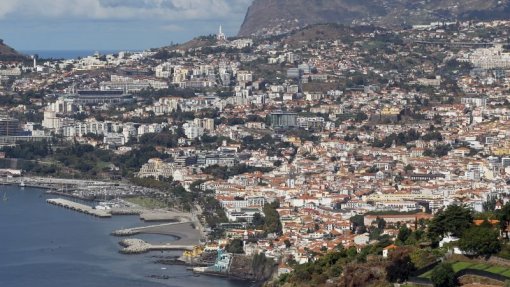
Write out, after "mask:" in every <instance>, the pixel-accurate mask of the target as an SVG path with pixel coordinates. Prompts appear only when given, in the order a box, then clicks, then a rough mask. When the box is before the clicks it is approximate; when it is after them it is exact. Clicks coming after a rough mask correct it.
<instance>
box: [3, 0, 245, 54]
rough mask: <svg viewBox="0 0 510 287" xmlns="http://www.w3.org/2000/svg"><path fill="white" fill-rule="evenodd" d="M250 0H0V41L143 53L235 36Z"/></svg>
mask: <svg viewBox="0 0 510 287" xmlns="http://www.w3.org/2000/svg"><path fill="white" fill-rule="evenodd" d="M251 2H252V0H0V39H3V40H4V42H5V43H6V44H8V45H9V46H11V47H13V48H15V49H16V50H19V51H27V50H142V49H147V48H157V47H162V46H166V45H169V44H171V43H183V42H185V41H187V40H190V39H192V38H194V37H196V36H201V35H209V34H216V33H217V31H218V28H219V25H222V26H223V30H224V32H225V33H226V34H227V36H235V35H236V34H237V32H238V31H239V28H240V26H241V24H242V22H243V19H244V16H245V14H246V10H247V9H248V7H249V5H250V4H251Z"/></svg>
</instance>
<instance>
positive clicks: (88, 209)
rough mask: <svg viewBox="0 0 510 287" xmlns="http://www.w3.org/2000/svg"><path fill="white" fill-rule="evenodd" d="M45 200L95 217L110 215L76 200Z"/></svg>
mask: <svg viewBox="0 0 510 287" xmlns="http://www.w3.org/2000/svg"><path fill="white" fill-rule="evenodd" d="M46 202H47V203H49V204H53V205H57V206H61V207H64V208H68V209H71V210H75V211H78V212H81V213H85V214H88V215H93V216H97V217H101V218H108V217H111V216H112V215H111V214H110V213H109V212H108V211H105V210H98V209H94V208H92V207H90V206H88V205H85V204H81V203H77V202H74V201H70V200H66V199H62V198H53V199H47V200H46Z"/></svg>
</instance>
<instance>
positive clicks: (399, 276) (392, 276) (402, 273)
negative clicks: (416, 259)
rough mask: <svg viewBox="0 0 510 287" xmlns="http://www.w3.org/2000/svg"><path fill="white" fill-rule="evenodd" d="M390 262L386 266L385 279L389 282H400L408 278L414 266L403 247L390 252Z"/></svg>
mask: <svg viewBox="0 0 510 287" xmlns="http://www.w3.org/2000/svg"><path fill="white" fill-rule="evenodd" d="M390 260H391V262H390V264H389V265H388V266H387V267H386V279H388V281H390V282H399V283H402V282H404V281H405V280H407V279H408V278H409V275H411V272H413V271H415V270H416V268H415V266H414V264H413V262H412V261H411V257H410V256H409V253H408V252H407V251H406V250H404V249H397V250H395V251H394V252H391V253H390Z"/></svg>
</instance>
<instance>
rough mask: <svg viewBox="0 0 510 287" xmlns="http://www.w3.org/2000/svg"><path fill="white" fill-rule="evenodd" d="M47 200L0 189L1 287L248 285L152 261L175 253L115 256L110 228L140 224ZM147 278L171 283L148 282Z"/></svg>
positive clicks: (36, 192)
mask: <svg viewBox="0 0 510 287" xmlns="http://www.w3.org/2000/svg"><path fill="white" fill-rule="evenodd" d="M4 194H5V196H4ZM4 197H6V198H7V200H6V201H4V200H3V198H4ZM48 197H53V196H48V195H46V194H45V193H44V192H43V191H42V190H40V189H34V188H24V189H21V188H19V187H16V186H0V286H6V287H7V286H8V287H18V286H19V287H26V286H38V287H50V286H51V287H61V286H62V287H68V286H72V287H82V286H83V287H86V286H87V287H89V286H92V287H103V286H104V287H116V286H119V287H135V286H136V287H160V286H161V287H163V286H191V287H193V286H197V287H198V286H208V287H216V286H218V287H219V286H227V287H237V286H249V285H250V284H249V283H246V282H240V281H231V280H227V279H223V278H218V277H210V276H203V275H202V276H199V277H194V276H193V274H192V273H191V272H190V271H188V270H186V267H184V266H175V265H160V264H156V263H154V261H155V260H157V258H156V257H158V256H166V255H178V254H179V252H165V253H161V252H151V253H147V254H141V255H124V254H120V253H119V252H118V250H119V248H120V246H119V245H118V241H119V240H120V239H119V238H117V237H113V236H110V235H109V234H110V232H111V231H113V230H115V229H120V228H129V227H135V226H140V225H143V224H144V223H143V222H142V221H140V220H139V219H138V217H137V216H114V217H112V218H110V219H99V218H96V217H92V216H89V215H85V214H81V213H78V212H75V211H72V210H68V209H65V208H62V207H58V206H54V205H50V204H48V203H46V198H48ZM138 237H141V238H143V239H145V240H147V241H148V242H152V243H156V242H166V241H170V240H172V239H173V238H171V237H167V236H163V235H145V236H144V235H142V236H138ZM164 268H166V269H164ZM151 275H156V276H169V277H170V279H166V280H165V279H153V278H149V277H148V276H151Z"/></svg>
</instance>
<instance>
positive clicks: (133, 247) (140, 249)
mask: <svg viewBox="0 0 510 287" xmlns="http://www.w3.org/2000/svg"><path fill="white" fill-rule="evenodd" d="M119 244H120V245H121V246H122V247H124V248H123V249H121V250H120V251H119V252H120V253H123V254H140V253H147V252H149V251H169V250H193V246H192V245H175V244H171V243H169V244H160V245H154V244H150V243H147V242H145V241H143V240H141V239H136V238H133V239H124V240H122V241H120V242H119Z"/></svg>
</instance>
